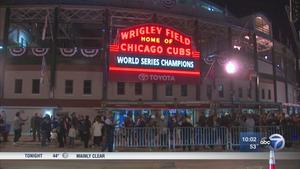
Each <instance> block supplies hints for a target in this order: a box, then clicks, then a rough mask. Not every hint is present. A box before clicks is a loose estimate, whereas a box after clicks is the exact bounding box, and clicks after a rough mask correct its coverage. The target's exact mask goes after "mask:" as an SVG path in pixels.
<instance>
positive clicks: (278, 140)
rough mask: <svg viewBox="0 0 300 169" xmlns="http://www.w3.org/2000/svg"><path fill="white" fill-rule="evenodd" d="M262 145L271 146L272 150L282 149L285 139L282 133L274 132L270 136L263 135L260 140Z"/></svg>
mask: <svg viewBox="0 0 300 169" xmlns="http://www.w3.org/2000/svg"><path fill="white" fill-rule="evenodd" d="M259 143H260V145H261V146H264V147H267V148H269V149H270V150H274V151H276V150H280V149H283V148H284V146H285V139H284V137H283V136H282V135H280V134H272V135H271V136H270V137H263V138H261V140H260V142H259Z"/></svg>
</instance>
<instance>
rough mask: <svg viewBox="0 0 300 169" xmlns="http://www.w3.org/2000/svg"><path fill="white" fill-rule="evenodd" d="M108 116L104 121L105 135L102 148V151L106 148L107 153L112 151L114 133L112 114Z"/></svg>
mask: <svg viewBox="0 0 300 169" xmlns="http://www.w3.org/2000/svg"><path fill="white" fill-rule="evenodd" d="M110 113H111V114H109V115H108V117H107V119H106V120H105V131H106V132H105V133H106V140H105V145H104V146H103V148H102V151H105V150H106V148H108V152H112V151H113V144H114V132H115V124H114V121H113V116H112V112H110Z"/></svg>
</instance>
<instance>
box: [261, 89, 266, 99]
mask: <svg viewBox="0 0 300 169" xmlns="http://www.w3.org/2000/svg"><path fill="white" fill-rule="evenodd" d="M261 98H262V99H265V89H261Z"/></svg>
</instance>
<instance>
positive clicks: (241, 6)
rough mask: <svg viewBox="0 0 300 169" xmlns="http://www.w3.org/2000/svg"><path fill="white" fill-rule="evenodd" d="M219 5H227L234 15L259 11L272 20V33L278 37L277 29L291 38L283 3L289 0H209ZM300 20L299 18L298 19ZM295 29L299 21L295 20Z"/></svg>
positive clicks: (285, 3) (298, 27) (299, 26)
mask: <svg viewBox="0 0 300 169" xmlns="http://www.w3.org/2000/svg"><path fill="white" fill-rule="evenodd" d="M210 1H211V2H214V3H216V4H218V5H220V6H221V7H225V6H227V8H228V10H229V11H230V12H231V13H232V14H233V15H234V16H236V17H243V16H247V15H251V14H253V13H256V12H261V13H263V14H264V15H266V16H267V17H268V18H269V19H270V20H271V22H272V26H273V32H274V33H273V35H274V37H275V38H276V39H278V34H279V33H278V32H279V30H280V31H281V33H282V34H283V36H285V37H288V38H291V36H292V34H291V31H290V26H289V21H288V17H287V14H286V11H285V5H288V4H289V0H210ZM299 20H300V19H299ZM296 25H297V29H298V30H299V29H300V22H299V21H298V22H297V24H296Z"/></svg>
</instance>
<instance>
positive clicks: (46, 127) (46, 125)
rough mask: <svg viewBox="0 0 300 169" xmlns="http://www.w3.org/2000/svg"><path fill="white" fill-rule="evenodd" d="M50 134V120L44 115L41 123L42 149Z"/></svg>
mask: <svg viewBox="0 0 300 169" xmlns="http://www.w3.org/2000/svg"><path fill="white" fill-rule="evenodd" d="M50 132H51V119H50V116H49V115H46V116H45V117H44V118H43V120H42V122H41V134H42V142H41V145H42V147H44V146H46V145H47V140H49V137H50Z"/></svg>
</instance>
